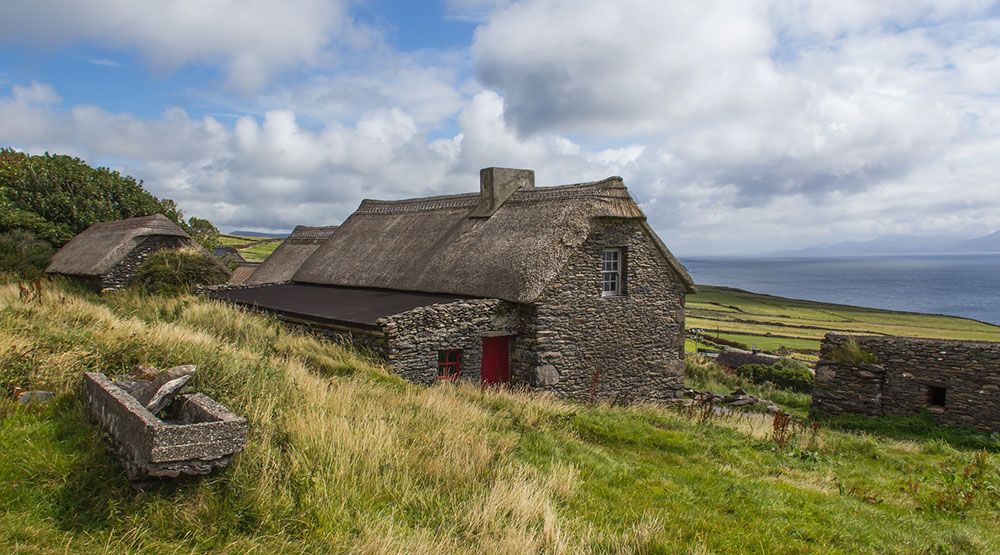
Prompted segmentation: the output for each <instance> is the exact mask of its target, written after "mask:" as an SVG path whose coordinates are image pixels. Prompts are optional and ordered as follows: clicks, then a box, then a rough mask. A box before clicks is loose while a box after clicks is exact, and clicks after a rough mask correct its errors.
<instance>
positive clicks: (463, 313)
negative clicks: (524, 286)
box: [379, 299, 520, 385]
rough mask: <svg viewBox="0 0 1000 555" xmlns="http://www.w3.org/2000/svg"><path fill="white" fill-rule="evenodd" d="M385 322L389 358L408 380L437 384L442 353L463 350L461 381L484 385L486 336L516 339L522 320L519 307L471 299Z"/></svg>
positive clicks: (395, 368)
mask: <svg viewBox="0 0 1000 555" xmlns="http://www.w3.org/2000/svg"><path fill="white" fill-rule="evenodd" d="M379 324H380V325H381V326H382V329H383V331H384V333H385V337H386V347H387V348H386V350H385V355H386V358H387V359H388V360H389V362H390V363H391V364H392V366H393V369H394V370H395V371H396V372H397V373H398V374H400V375H402V376H403V377H404V378H406V379H408V380H410V381H412V382H415V383H421V384H428V385H429V384H432V383H434V382H435V381H436V380H437V375H438V368H437V366H438V351H440V350H450V349H458V350H461V351H462V373H461V379H463V380H471V381H473V382H475V383H479V381H480V375H479V373H480V364H481V362H482V356H483V346H482V342H483V337H484V336H490V335H496V336H514V335H516V333H517V331H518V327H519V324H520V316H519V315H518V312H517V306H516V305H514V304H513V303H507V302H504V301H500V300H497V299H469V300H464V301H457V302H452V303H445V304H435V305H430V306H422V307H419V308H415V309H413V310H409V311H406V312H403V313H400V314H394V315H392V316H389V317H386V318H383V319H381V320H380V321H379ZM512 362H513V361H512ZM512 373H513V370H512Z"/></svg>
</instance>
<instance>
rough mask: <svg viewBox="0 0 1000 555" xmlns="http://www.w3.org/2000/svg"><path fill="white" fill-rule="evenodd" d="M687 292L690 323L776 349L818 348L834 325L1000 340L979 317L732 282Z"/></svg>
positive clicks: (999, 329) (709, 333) (998, 331)
mask: <svg viewBox="0 0 1000 555" xmlns="http://www.w3.org/2000/svg"><path fill="white" fill-rule="evenodd" d="M698 289H699V291H698V293H697V294H694V295H688V297H687V318H686V326H687V328H688V329H692V328H702V329H704V330H705V336H706V337H707V338H708V339H709V340H710V339H711V338H712V337H715V336H716V335H717V334H718V335H719V336H720V337H722V338H724V339H729V340H732V341H738V342H740V343H743V344H746V345H748V346H750V345H757V347H758V348H759V349H761V350H764V351H774V350H777V349H779V348H781V347H785V348H787V349H791V350H793V351H797V352H800V353H808V354H814V352H815V351H817V350H818V349H819V343H820V341H821V340H822V339H823V336H824V335H826V334H827V333H829V332H831V331H839V332H844V333H857V334H864V335H899V336H906V337H924V338H929V339H965V340H974V341H1000V326H994V325H991V324H986V323H983V322H977V321H975V320H969V319H965V318H956V317H952V316H939V315H933V314H914V313H906V312H893V311H888V310H878V309H872V308H861V307H854V306H846V305H836V304H829V303H819V302H812V301H802V300H796V299H785V298H781V297H774V296H771V295H761V294H756V293H749V292H747V291H741V290H738V289H731V288H727V287H712V286H699V288H698Z"/></svg>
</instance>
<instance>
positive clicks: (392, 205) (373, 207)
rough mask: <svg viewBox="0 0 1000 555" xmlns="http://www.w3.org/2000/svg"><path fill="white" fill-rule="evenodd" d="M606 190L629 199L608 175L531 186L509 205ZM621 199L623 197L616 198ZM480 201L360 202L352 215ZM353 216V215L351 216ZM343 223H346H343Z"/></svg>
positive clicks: (468, 196)
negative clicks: (620, 192)
mask: <svg viewBox="0 0 1000 555" xmlns="http://www.w3.org/2000/svg"><path fill="white" fill-rule="evenodd" d="M609 190H621V191H623V192H624V193H625V194H624V195H623V197H627V198H629V199H631V197H630V196H629V195H628V188H627V187H625V181H624V179H622V178H621V177H620V176H617V175H615V176H611V177H606V178H604V179H600V180H597V181H587V182H582V183H569V184H565V185H552V186H546V187H532V188H524V189H520V190H518V191H517V192H515V193H514V194H512V195H511V196H510V199H509V200H508V201H507V202H508V203H513V204H523V203H527V202H546V201H553V200H563V201H566V200H584V199H587V198H593V197H595V196H600V195H599V193H600V192H603V191H609ZM619 197H622V195H619ZM479 200H480V194H479V193H459V194H449V195H432V196H427V197H414V198H406V199H396V200H383V199H368V198H366V199H363V200H362V201H361V204H360V205H359V206H358V209H357V210H355V212H354V214H396V213H400V212H412V211H424V210H448V209H454V208H475V207H476V206H478V204H479ZM352 216H353V214H352ZM345 223H346V221H345Z"/></svg>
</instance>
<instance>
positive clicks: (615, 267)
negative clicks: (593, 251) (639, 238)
mask: <svg viewBox="0 0 1000 555" xmlns="http://www.w3.org/2000/svg"><path fill="white" fill-rule="evenodd" d="M624 260H625V258H624V251H623V250H622V249H620V248H613V249H604V250H603V251H602V252H601V296H602V297H618V296H621V294H622V266H623V262H624ZM609 278H610V279H609ZM608 285H611V288H608Z"/></svg>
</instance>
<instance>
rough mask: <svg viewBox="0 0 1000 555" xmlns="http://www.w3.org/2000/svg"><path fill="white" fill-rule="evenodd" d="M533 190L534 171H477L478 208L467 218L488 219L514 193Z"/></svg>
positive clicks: (486, 169)
mask: <svg viewBox="0 0 1000 555" xmlns="http://www.w3.org/2000/svg"><path fill="white" fill-rule="evenodd" d="M534 188H535V172H534V170H516V169H512V168H483V169H481V170H479V206H477V207H476V209H475V210H473V211H472V214H470V215H469V216H470V217H472V218H489V217H490V216H492V215H493V213H494V212H496V211H497V210H498V209H499V208H500V207H501V206H503V203H504V202H506V201H507V199H508V198H510V196H511V195H513V194H514V193H515V192H516V191H518V190H519V189H534Z"/></svg>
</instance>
